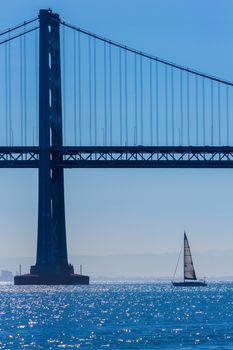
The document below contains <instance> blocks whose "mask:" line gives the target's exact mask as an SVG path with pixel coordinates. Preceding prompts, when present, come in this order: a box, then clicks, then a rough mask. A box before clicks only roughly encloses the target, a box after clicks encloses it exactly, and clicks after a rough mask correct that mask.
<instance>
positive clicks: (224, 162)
mask: <svg viewBox="0 0 233 350" xmlns="http://www.w3.org/2000/svg"><path fill="white" fill-rule="evenodd" d="M41 152H42V151H41V150H40V148H39V147H0V168H38V166H39V156H40V153H41ZM49 152H50V155H51V165H52V167H63V168H233V147H228V146H227V147H209V146H205V147H192V146H189V147H188V146H185V147H183V146H180V147H169V146H166V147H165V146H164V147H150V146H135V147H134V146H130V147H95V146H92V147H70V146H69V147H68V146H67V147H61V148H54V147H51V148H50V150H49Z"/></svg>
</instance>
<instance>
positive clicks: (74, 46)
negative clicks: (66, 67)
mask: <svg viewBox="0 0 233 350" xmlns="http://www.w3.org/2000/svg"><path fill="white" fill-rule="evenodd" d="M73 50H74V60H73V65H74V75H73V78H74V81H73V86H74V144H75V146H77V86H76V79H77V69H76V31H75V30H74V31H73Z"/></svg>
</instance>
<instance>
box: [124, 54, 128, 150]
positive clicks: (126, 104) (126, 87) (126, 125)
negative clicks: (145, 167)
mask: <svg viewBox="0 0 233 350" xmlns="http://www.w3.org/2000/svg"><path fill="white" fill-rule="evenodd" d="M127 66H128V63H127V50H125V145H126V146H127V145H128V71H127Z"/></svg>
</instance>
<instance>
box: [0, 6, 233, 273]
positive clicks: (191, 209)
mask: <svg viewBox="0 0 233 350" xmlns="http://www.w3.org/2000/svg"><path fill="white" fill-rule="evenodd" d="M40 8H52V9H53V11H55V12H57V13H59V14H60V16H61V17H62V19H64V20H65V21H67V22H70V23H73V24H75V25H77V26H80V27H82V28H85V29H87V30H89V31H91V32H94V33H97V34H100V35H103V36H105V37H108V38H110V39H112V40H115V41H118V42H122V43H125V44H126V45H129V46H131V47H135V48H138V49H140V50H143V51H146V52H149V53H151V54H153V55H155V56H158V57H162V58H164V59H166V60H169V61H172V62H176V63H178V64H181V65H183V66H187V67H191V68H194V69H197V70H199V71H203V72H205V73H207V74H211V75H214V76H218V77H221V78H223V79H227V80H231V81H233V69H232V62H233V45H232V30H233V21H232V13H233V3H232V1H226V0H223V1H221V2H219V1H215V0H214V1H213V0H206V1H201V0H198V1H195V2H194V1H187V0H185V1H181V0H177V1H172V0H170V1H168V0H140V1H139V0H136V1H135V0H134V1H132V0H128V1H121V0H118V1H114V0H99V1H94V0H92V1H89V0H85V1H84V0H83V1H81V0H66V1H60V0H56V1H55V0H54V1H52V0H51V1H44V0H40V1H37V0H34V1H31V0H21V1H13V0H9V1H7V2H5V1H4V2H3V1H1V2H0V24H1V28H2V29H5V28H8V27H11V26H12V25H14V24H17V23H21V22H22V21H24V20H27V19H30V18H33V17H34V16H35V15H37V14H38V11H39V9H40ZM65 191H66V221H67V240H68V249H69V254H70V255H71V256H76V255H78V256H84V255H85V256H88V255H94V256H95V255H97V256H106V255H122V254H124V255H134V254H161V253H176V252H177V255H178V252H179V250H180V246H181V243H182V235H183V231H184V229H185V230H186V232H187V235H188V237H189V239H190V244H191V247H192V250H193V253H194V254H195V253H196V254H199V253H205V252H208V253H209V252H220V253H222V254H224V252H229V251H232V263H233V216H232V212H233V186H232V170H220V169H212V170H210V169H209V170H203V169H202V170H200V169H196V170H195V169H193V170H191V169H174V170H172V169H154V170H153V169H138V170H136V169H128V170H127V169H122V170H121V169H117V170H114V169H95V170H94V169H89V170H88V169H85V170H84V169H80V170H75V169H70V170H66V171H65ZM0 194H1V196H0V222H1V226H0V256H1V257H33V256H35V250H36V229H37V171H36V170H27V169H26V170H23V169H21V170H7V169H1V171H0ZM219 260H220V261H219V264H220V272H219V271H218V275H219V273H222V274H223V275H225V274H224V268H225V267H226V266H225V265H224V264H225V262H224V261H221V259H219ZM171 264H174V261H173V260H171ZM199 268H200V269H201V270H202V271H204V272H205V266H204V264H203V266H199ZM135 269H136V267H135ZM157 269H158V267H157ZM204 272H203V273H204ZM211 272H212V274H213V275H214V267H213V271H211V268H209V267H208V273H210V274H211ZM96 273H97V274H98V272H96ZM132 273H133V272H132ZM167 273H168V274H169V273H170V270H169V271H168V272H167ZM162 274H163V275H164V274H166V271H163V273H162ZM99 275H101V273H99ZM135 275H136V271H135ZM156 275H159V271H157V272H156Z"/></svg>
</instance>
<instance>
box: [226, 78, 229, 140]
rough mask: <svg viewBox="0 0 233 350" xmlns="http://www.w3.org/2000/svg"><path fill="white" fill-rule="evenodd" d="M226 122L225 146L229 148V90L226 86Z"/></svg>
mask: <svg viewBox="0 0 233 350" xmlns="http://www.w3.org/2000/svg"><path fill="white" fill-rule="evenodd" d="M226 120H227V146H229V144H230V143H229V88H228V85H226Z"/></svg>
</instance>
